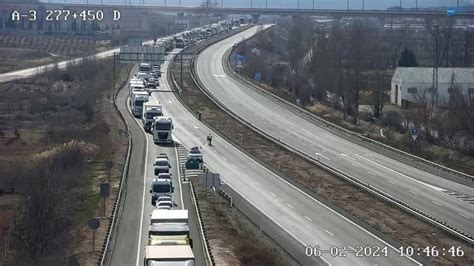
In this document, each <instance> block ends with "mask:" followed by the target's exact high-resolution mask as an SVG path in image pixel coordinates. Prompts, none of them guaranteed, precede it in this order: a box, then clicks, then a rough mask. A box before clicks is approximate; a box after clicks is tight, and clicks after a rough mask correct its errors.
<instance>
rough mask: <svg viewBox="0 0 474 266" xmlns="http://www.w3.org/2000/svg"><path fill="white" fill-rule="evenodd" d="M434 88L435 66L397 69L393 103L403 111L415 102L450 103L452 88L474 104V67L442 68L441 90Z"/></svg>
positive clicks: (393, 87) (439, 70) (439, 104)
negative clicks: (456, 89)
mask: <svg viewBox="0 0 474 266" xmlns="http://www.w3.org/2000/svg"><path fill="white" fill-rule="evenodd" d="M432 87H433V68H432V67H397V69H396V70H395V73H394V74H393V77H392V85H391V93H390V101H391V102H392V103H393V104H396V105H398V106H400V107H403V108H408V107H409V106H410V104H412V103H419V102H421V101H431V100H432V99H433V100H434V101H435V102H436V104H437V105H438V106H443V105H446V104H447V103H449V99H450V95H451V93H452V92H453V89H452V87H454V88H458V89H459V90H460V91H461V92H462V94H463V95H464V96H465V97H466V99H468V100H469V101H470V103H471V104H474V68H456V67H455V68H449V67H440V68H438V91H437V93H435V90H434V89H432Z"/></svg>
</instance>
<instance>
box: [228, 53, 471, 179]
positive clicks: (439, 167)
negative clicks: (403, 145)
mask: <svg viewBox="0 0 474 266" xmlns="http://www.w3.org/2000/svg"><path fill="white" fill-rule="evenodd" d="M224 60H225V63H224V65H227V67H228V68H226V67H224V71H225V72H226V73H227V74H230V76H233V77H235V78H236V79H238V80H240V81H242V82H244V83H245V84H247V85H250V86H251V87H252V88H253V89H254V90H255V91H256V92H258V93H259V94H261V95H263V96H264V97H266V98H268V99H270V100H272V101H274V102H275V101H276V102H277V103H279V104H280V105H281V106H283V107H285V108H286V109H289V110H290V111H292V112H293V113H296V114H297V115H300V116H301V115H304V116H305V117H306V118H309V119H311V120H312V121H313V122H316V123H317V124H319V125H324V126H325V127H326V128H332V129H334V130H337V131H338V132H341V133H343V134H345V135H347V136H350V137H353V138H356V139H358V140H360V141H363V142H366V143H368V144H370V145H373V146H376V147H377V148H382V149H384V150H386V151H388V152H391V153H394V154H396V155H398V156H403V157H405V158H406V159H409V160H412V161H414V162H417V163H421V164H424V165H425V166H428V167H431V168H434V169H437V170H439V171H443V172H445V173H448V174H451V175H454V176H457V177H461V178H463V179H465V180H468V181H471V182H474V176H473V175H469V174H466V173H463V172H460V171H457V170H455V169H452V168H449V167H446V166H443V165H440V164H437V163H434V162H431V161H429V160H426V159H424V158H421V157H418V156H416V155H413V154H411V153H408V152H405V151H402V150H399V149H396V148H394V147H391V146H388V145H386V144H383V143H381V142H378V141H376V140H373V139H370V138H368V137H366V136H363V135H361V134H359V133H356V132H353V131H350V130H348V129H345V128H343V127H341V126H339V125H336V124H334V123H331V122H329V121H327V120H324V119H323V118H320V117H318V116H316V115H315V114H313V113H311V112H309V111H308V110H305V109H303V108H301V107H300V106H298V105H295V104H293V103H290V102H288V101H286V100H283V99H281V98H280V97H278V96H276V95H273V94H272V93H270V92H268V91H266V90H264V89H262V88H260V87H259V86H257V85H255V84H253V83H252V82H251V81H249V80H248V79H247V78H245V77H242V76H241V75H239V74H238V73H236V72H235V71H234V69H233V68H232V66H231V65H230V60H228V58H227V57H226V58H225V59H224ZM226 70H227V71H226ZM288 107H289V108H288Z"/></svg>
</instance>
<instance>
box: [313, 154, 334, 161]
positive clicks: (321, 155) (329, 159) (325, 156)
mask: <svg viewBox="0 0 474 266" xmlns="http://www.w3.org/2000/svg"><path fill="white" fill-rule="evenodd" d="M315 154H316V156H321V157H323V158H324V159H326V160H329V161H330V160H331V159H329V158H328V157H326V156H324V155H322V154H321V153H319V152H317V153H315Z"/></svg>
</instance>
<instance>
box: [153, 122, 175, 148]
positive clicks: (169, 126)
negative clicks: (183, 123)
mask: <svg viewBox="0 0 474 266" xmlns="http://www.w3.org/2000/svg"><path fill="white" fill-rule="evenodd" d="M152 127H153V142H155V144H159V143H173V137H172V135H171V134H172V132H173V128H174V126H173V120H172V119H171V117H166V116H159V117H155V120H154V121H153V124H152Z"/></svg>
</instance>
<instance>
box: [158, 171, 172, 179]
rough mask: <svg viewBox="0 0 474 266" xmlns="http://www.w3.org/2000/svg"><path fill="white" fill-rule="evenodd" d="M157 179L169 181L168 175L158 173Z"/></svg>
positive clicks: (169, 175) (169, 176)
mask: <svg viewBox="0 0 474 266" xmlns="http://www.w3.org/2000/svg"><path fill="white" fill-rule="evenodd" d="M157 179H169V180H171V174H170V173H159V174H158V177H157Z"/></svg>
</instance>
